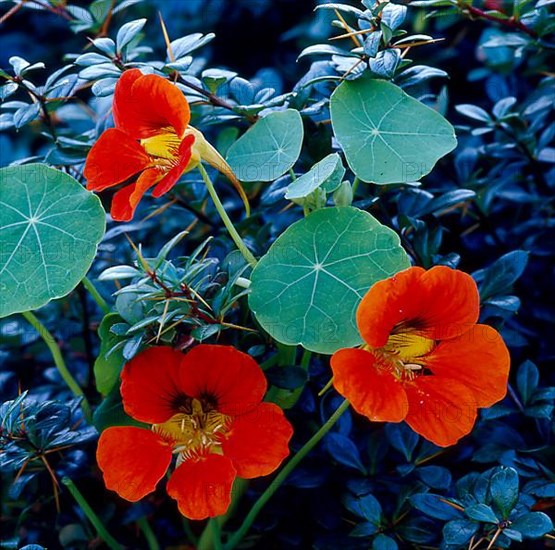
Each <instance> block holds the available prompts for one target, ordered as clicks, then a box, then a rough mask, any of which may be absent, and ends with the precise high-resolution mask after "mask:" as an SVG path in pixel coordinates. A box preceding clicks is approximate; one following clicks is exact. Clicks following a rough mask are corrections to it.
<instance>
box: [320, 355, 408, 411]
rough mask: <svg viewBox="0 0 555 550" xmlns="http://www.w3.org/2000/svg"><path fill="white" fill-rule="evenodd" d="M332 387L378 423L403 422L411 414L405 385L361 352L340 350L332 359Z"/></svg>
mask: <svg viewBox="0 0 555 550" xmlns="http://www.w3.org/2000/svg"><path fill="white" fill-rule="evenodd" d="M331 368H332V371H333V385H334V387H335V389H336V390H337V391H338V392H339V393H340V394H341V395H342V396H343V397H345V398H346V399H347V400H348V401H349V402H350V403H351V405H352V406H353V408H354V409H355V410H356V411H357V412H358V413H359V414H362V415H364V416H366V417H367V418H369V419H370V420H373V421H377V422H401V420H404V418H405V416H406V415H407V411H408V402H407V396H406V395H405V390H404V389H403V386H402V384H401V383H400V382H399V381H397V380H396V379H395V377H394V376H393V375H392V374H391V373H389V372H388V371H387V370H384V369H383V368H382V367H379V366H378V362H377V359H376V357H375V356H374V355H373V354H372V353H370V352H368V351H365V350H362V349H340V350H339V351H336V352H335V353H334V354H333V356H332V358H331Z"/></svg>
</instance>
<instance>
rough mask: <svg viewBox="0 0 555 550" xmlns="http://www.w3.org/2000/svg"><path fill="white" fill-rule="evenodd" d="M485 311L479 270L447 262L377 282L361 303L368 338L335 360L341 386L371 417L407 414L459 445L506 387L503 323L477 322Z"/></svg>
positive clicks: (443, 442) (444, 441) (435, 437)
mask: <svg viewBox="0 0 555 550" xmlns="http://www.w3.org/2000/svg"><path fill="white" fill-rule="evenodd" d="M479 310H480V297H479V294H478V288H477V287H476V283H475V282H474V280H473V279H472V277H470V275H467V274H466V273H463V272H462V271H458V270H455V269H450V268H448V267H443V266H438V267H433V268H432V269H430V270H428V271H426V270H424V269H422V268H420V267H411V268H409V269H407V270H405V271H402V272H400V273H397V274H396V275H394V276H393V277H391V278H389V279H386V280H384V281H380V282H378V283H376V284H375V285H374V286H372V288H371V289H370V290H369V291H368V293H367V294H366V295H365V296H364V298H363V299H362V301H361V303H360V305H359V308H358V310H357V325H358V329H359V331H360V334H361V336H362V338H363V339H364V341H365V342H366V344H365V345H363V346H362V347H361V348H359V349H341V350H339V351H337V352H336V353H335V354H334V355H333V357H332V359H331V367H332V370H333V384H334V386H335V388H336V389H337V391H338V392H339V393H340V394H341V395H343V396H344V397H346V398H347V399H348V400H349V402H350V403H351V405H352V406H353V407H354V409H355V410H356V411H357V412H359V413H360V414H362V415H364V416H366V417H368V418H369V419H370V420H373V421H380V422H401V421H403V420H405V421H406V422H407V424H408V425H409V426H410V427H411V428H412V429H413V430H414V431H415V432H417V433H419V434H420V435H422V436H423V437H425V438H426V439H428V440H430V441H432V442H433V443H435V444H436V445H439V446H441V447H447V446H449V445H453V444H454V443H456V442H457V441H458V440H459V439H460V438H461V437H463V436H465V435H467V434H468V433H470V431H471V430H472V427H473V426H474V422H475V420H476V416H477V408H479V407H489V406H491V405H493V404H494V403H496V402H497V401H500V400H501V399H503V397H504V396H505V394H506V392H507V378H508V375H509V364H510V357H509V352H508V350H507V347H506V346H505V343H504V342H503V339H502V338H501V336H500V335H499V333H498V332H497V331H496V330H494V329H493V328H491V327H489V326H487V325H480V324H476V322H477V321H478V315H479Z"/></svg>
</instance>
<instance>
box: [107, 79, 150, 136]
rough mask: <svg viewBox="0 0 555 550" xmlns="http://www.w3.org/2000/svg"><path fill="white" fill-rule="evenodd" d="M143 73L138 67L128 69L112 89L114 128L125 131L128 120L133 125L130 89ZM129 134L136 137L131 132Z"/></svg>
mask: <svg viewBox="0 0 555 550" xmlns="http://www.w3.org/2000/svg"><path fill="white" fill-rule="evenodd" d="M142 76H144V75H143V73H142V72H141V71H140V70H139V69H129V70H127V71H124V72H123V74H122V75H121V76H120V78H119V80H118V82H117V84H116V89H115V90H114V103H113V104H112V116H113V117H114V124H115V125H116V128H119V129H120V130H122V131H124V132H126V131H127V124H128V121H129V122H130V123H131V124H132V125H133V124H134V122H133V120H132V118H133V117H134V116H135V111H134V110H133V107H132V105H130V101H131V90H132V88H133V84H135V82H137V80H138V79H139V78H141V77H142ZM130 134H131V135H132V136H133V137H136V136H135V135H134V134H133V133H132V132H130Z"/></svg>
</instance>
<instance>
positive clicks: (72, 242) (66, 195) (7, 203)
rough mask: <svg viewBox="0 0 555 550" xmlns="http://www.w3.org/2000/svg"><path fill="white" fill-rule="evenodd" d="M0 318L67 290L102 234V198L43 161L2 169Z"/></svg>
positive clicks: (80, 274)
mask: <svg viewBox="0 0 555 550" xmlns="http://www.w3.org/2000/svg"><path fill="white" fill-rule="evenodd" d="M0 208H1V211H2V216H1V222H0V295H1V296H2V298H1V300H0V317H5V316H7V315H11V314H12V313H17V312H21V311H28V310H31V309H37V308H39V307H41V306H43V305H45V304H46V303H48V302H49V301H50V300H52V299H54V298H60V297H62V296H65V295H66V294H68V293H69V292H70V291H71V290H73V288H75V286H77V284H78V283H79V281H80V280H81V279H82V278H83V277H84V276H85V275H86V273H87V271H88V270H89V267H90V265H91V263H92V261H93V259H94V256H95V254H96V247H97V245H98V243H99V242H100V239H102V236H103V235H104V229H105V213H104V209H103V208H102V205H101V204H100V201H99V200H98V198H97V197H96V196H94V195H93V194H92V193H89V192H88V191H86V190H85V189H84V188H83V187H82V186H81V185H80V184H79V183H78V182H77V181H75V180H74V179H73V178H72V177H71V176H68V175H67V174H64V173H63V172H60V171H59V170H54V169H53V168H49V167H48V166H46V165H44V164H27V165H24V166H10V167H7V168H2V169H1V170H0Z"/></svg>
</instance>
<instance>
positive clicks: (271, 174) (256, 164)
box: [227, 109, 304, 182]
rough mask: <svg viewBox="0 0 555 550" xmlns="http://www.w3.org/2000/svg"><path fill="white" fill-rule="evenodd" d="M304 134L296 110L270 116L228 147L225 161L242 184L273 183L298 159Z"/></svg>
mask: <svg viewBox="0 0 555 550" xmlns="http://www.w3.org/2000/svg"><path fill="white" fill-rule="evenodd" d="M303 134H304V130H303V122H302V119H301V115H300V114H299V112H298V111H295V110H294V109H287V110H285V111H281V112H277V113H271V114H269V115H268V116H265V117H264V118H263V119H261V120H259V121H258V122H257V123H256V124H255V125H254V126H253V127H252V128H250V129H249V130H247V131H246V132H245V133H244V134H243V135H242V136H241V137H240V138H239V139H238V140H237V141H236V142H235V143H234V144H233V145H232V146H231V147H230V148H229V151H228V154H227V162H228V163H229V165H230V166H231V168H232V169H233V171H234V172H235V174H236V175H237V177H238V178H239V179H240V180H241V181H247V182H248V181H273V180H275V179H276V178H279V177H280V176H282V175H283V174H285V172H287V170H289V169H290V168H291V167H292V166H293V165H294V164H295V162H296V161H297V159H298V158H299V155H300V154H301V145H302V141H303Z"/></svg>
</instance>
